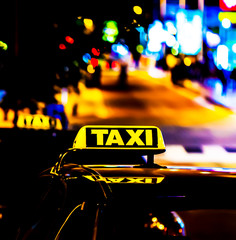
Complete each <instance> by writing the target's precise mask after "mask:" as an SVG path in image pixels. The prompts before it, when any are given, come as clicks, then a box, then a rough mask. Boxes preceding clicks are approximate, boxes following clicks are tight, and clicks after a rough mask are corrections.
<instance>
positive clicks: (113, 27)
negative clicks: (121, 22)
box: [102, 21, 119, 43]
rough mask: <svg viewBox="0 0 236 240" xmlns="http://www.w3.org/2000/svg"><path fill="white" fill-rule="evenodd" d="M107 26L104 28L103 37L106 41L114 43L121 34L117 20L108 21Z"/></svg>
mask: <svg viewBox="0 0 236 240" xmlns="http://www.w3.org/2000/svg"><path fill="white" fill-rule="evenodd" d="M104 24H105V27H104V28H103V36H102V39H103V40H104V41H107V42H110V43H114V42H115V41H116V38H117V35H118V34H119V30H118V25H117V22H116V21H106V22H105V23H104Z"/></svg>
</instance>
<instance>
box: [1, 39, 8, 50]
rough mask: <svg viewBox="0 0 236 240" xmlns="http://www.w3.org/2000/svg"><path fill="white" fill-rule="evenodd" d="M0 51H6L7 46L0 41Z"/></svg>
mask: <svg viewBox="0 0 236 240" xmlns="http://www.w3.org/2000/svg"><path fill="white" fill-rule="evenodd" d="M0 49H3V50H4V51H6V50H7V49H8V45H7V44H6V43H4V42H3V41H0Z"/></svg>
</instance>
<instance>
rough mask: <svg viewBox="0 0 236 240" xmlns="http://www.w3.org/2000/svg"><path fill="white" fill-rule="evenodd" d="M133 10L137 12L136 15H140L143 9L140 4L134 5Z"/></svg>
mask: <svg viewBox="0 0 236 240" xmlns="http://www.w3.org/2000/svg"><path fill="white" fill-rule="evenodd" d="M133 11H134V12H135V13H136V14H137V15H141V14H142V12H143V10H142V8H141V7H140V6H134V7H133Z"/></svg>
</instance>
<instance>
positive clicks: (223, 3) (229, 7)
mask: <svg viewBox="0 0 236 240" xmlns="http://www.w3.org/2000/svg"><path fill="white" fill-rule="evenodd" d="M219 6H220V8H221V9H222V10H224V11H236V0H220V1H219Z"/></svg>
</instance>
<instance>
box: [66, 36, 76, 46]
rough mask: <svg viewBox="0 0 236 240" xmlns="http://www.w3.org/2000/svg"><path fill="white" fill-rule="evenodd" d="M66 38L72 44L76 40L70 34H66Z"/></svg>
mask: <svg viewBox="0 0 236 240" xmlns="http://www.w3.org/2000/svg"><path fill="white" fill-rule="evenodd" d="M65 40H66V41H67V42H68V43H70V44H73V43H74V42H75V40H74V39H73V38H72V37H70V36H66V37H65Z"/></svg>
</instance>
